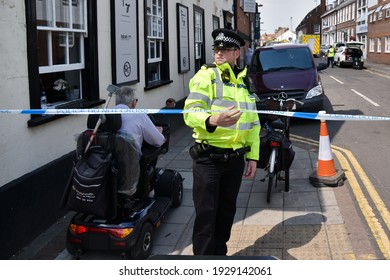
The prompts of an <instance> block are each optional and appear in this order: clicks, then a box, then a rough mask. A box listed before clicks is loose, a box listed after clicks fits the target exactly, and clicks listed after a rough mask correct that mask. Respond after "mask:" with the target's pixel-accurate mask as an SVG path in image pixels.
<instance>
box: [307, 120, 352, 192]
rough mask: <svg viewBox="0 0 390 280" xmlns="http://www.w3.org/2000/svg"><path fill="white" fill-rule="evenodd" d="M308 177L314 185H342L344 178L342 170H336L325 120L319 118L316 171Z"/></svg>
mask: <svg viewBox="0 0 390 280" xmlns="http://www.w3.org/2000/svg"><path fill="white" fill-rule="evenodd" d="M309 179H310V182H311V183H312V185H314V186H315V187H323V186H330V187H337V186H342V185H343V183H344V180H345V174H344V171H342V170H340V171H338V170H336V167H335V164H334V160H333V156H332V149H331V146H330V140H329V134H328V128H327V127H326V122H325V120H321V126H320V147H319V151H318V165H317V171H316V172H314V173H313V174H312V175H310V177H309Z"/></svg>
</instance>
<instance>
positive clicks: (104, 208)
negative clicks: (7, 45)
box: [65, 146, 117, 218]
mask: <svg viewBox="0 0 390 280" xmlns="http://www.w3.org/2000/svg"><path fill="white" fill-rule="evenodd" d="M69 183H70V185H69V187H68V188H69V190H68V197H67V200H66V204H65V206H66V208H67V209H68V210H70V211H76V212H81V213H87V214H93V215H96V216H98V217H100V218H113V217H114V216H115V215H116V200H117V195H116V194H117V188H116V186H117V170H116V168H115V166H114V161H113V156H112V153H110V152H109V151H107V150H104V149H102V147H100V146H92V147H91V148H90V149H89V150H88V151H87V152H86V153H85V154H84V155H82V157H81V158H80V159H78V160H77V162H76V163H75V165H74V167H73V171H72V177H71V179H70V182H69Z"/></svg>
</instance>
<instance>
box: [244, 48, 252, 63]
mask: <svg viewBox="0 0 390 280" xmlns="http://www.w3.org/2000/svg"><path fill="white" fill-rule="evenodd" d="M252 55H253V51H252V48H251V47H248V49H247V50H246V55H245V65H246V66H247V67H249V65H250V64H251V60H252Z"/></svg>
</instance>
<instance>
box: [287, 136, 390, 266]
mask: <svg viewBox="0 0 390 280" xmlns="http://www.w3.org/2000/svg"><path fill="white" fill-rule="evenodd" d="M290 139H291V140H292V141H297V142H301V143H305V144H310V145H314V146H319V143H318V141H314V140H311V139H307V138H304V137H301V136H297V135H292V134H291V135H290ZM331 148H332V152H333V153H334V154H335V155H336V157H337V159H338V161H339V162H340V165H341V168H342V169H343V170H344V173H345V176H346V177H347V179H348V183H349V185H350V186H351V189H352V191H353V193H354V195H355V197H356V201H357V203H358V205H359V207H360V210H361V212H362V214H363V216H364V218H365V219H366V222H367V224H368V226H369V228H370V230H371V232H372V234H373V236H374V238H375V241H376V242H377V244H378V247H379V249H380V250H381V252H382V254H383V256H384V257H385V259H386V260H390V240H389V237H388V236H387V234H386V232H385V230H384V229H383V227H382V225H381V223H380V222H379V221H378V218H377V216H376V215H375V212H374V209H373V208H372V207H371V206H370V204H369V202H368V200H367V198H366V196H365V195H364V192H363V190H362V187H361V186H360V184H359V182H358V180H357V178H356V176H355V175H354V173H353V170H352V168H351V164H352V166H353V168H354V170H355V171H356V174H357V175H358V176H359V178H360V180H361V182H362V183H363V186H364V188H365V190H366V191H367V193H368V194H369V196H370V198H371V200H372V201H373V203H374V205H375V208H376V209H377V211H378V213H379V215H380V216H381V218H382V220H383V221H384V224H385V225H386V226H387V229H388V230H390V213H389V210H388V209H387V207H386V205H385V203H384V202H383V200H382V199H381V197H380V195H379V194H378V192H377V191H376V189H375V187H374V185H373V184H372V183H371V181H370V179H369V178H368V176H367V174H366V173H365V172H364V170H363V168H362V167H361V166H360V164H359V162H358V161H357V160H356V158H355V156H354V155H353V154H352V153H351V151H349V150H347V149H343V148H341V147H338V146H334V145H331ZM347 158H348V159H347Z"/></svg>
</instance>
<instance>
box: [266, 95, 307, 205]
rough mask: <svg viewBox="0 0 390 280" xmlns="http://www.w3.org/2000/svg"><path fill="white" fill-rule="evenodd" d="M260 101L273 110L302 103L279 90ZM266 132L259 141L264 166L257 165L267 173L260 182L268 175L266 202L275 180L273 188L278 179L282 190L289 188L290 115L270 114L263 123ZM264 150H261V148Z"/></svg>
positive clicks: (292, 152) (291, 150)
mask: <svg viewBox="0 0 390 280" xmlns="http://www.w3.org/2000/svg"><path fill="white" fill-rule="evenodd" d="M260 102H262V103H265V105H266V109H267V110H273V111H287V112H289V111H292V110H295V108H296V104H297V103H298V104H301V105H302V104H303V102H301V101H298V100H296V99H294V98H288V96H287V94H286V93H285V92H281V93H280V94H279V95H278V97H268V98H266V99H262V100H261V99H260ZM264 126H265V128H266V131H267V134H266V135H265V136H263V137H261V138H260V139H261V140H260V142H262V145H261V147H260V153H261V156H260V157H265V159H264V158H261V159H260V162H261V161H263V163H262V164H264V162H265V163H266V166H265V167H263V166H260V167H259V166H258V167H259V168H264V170H266V171H267V175H266V176H265V178H264V179H262V180H261V182H264V181H265V179H266V178H267V177H268V189H267V202H268V203H270V202H271V192H272V186H273V184H274V182H275V188H276V187H277V183H278V181H284V190H285V192H288V191H289V189H290V166H291V164H292V161H293V160H294V155H295V153H294V150H293V149H292V145H291V141H290V117H289V116H280V115H270V116H268V117H267V121H266V122H265V123H264ZM262 149H263V150H264V149H265V150H264V151H263V152H262V151H261V150H262ZM281 171H284V176H283V177H282V176H281V174H280V173H281Z"/></svg>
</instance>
